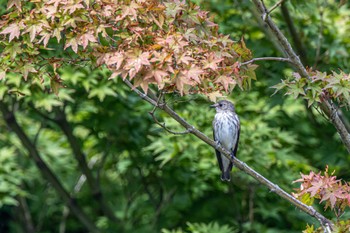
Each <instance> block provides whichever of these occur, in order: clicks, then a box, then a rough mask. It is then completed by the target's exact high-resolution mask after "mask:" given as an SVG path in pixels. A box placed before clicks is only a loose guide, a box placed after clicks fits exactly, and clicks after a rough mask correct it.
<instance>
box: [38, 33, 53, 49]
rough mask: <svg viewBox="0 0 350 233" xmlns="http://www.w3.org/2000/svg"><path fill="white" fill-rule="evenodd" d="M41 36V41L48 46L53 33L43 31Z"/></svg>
mask: <svg viewBox="0 0 350 233" xmlns="http://www.w3.org/2000/svg"><path fill="white" fill-rule="evenodd" d="M40 35H41V38H40V40H39V43H41V42H44V47H46V46H47V43H49V40H50V39H51V33H49V32H46V31H45V32H41V33H40Z"/></svg>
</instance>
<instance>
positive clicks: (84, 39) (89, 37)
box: [78, 31, 97, 49]
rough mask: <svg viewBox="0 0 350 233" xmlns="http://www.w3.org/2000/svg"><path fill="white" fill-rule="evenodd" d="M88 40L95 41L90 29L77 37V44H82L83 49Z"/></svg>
mask: <svg viewBox="0 0 350 233" xmlns="http://www.w3.org/2000/svg"><path fill="white" fill-rule="evenodd" d="M89 42H93V43H96V42H97V40H96V38H95V36H94V35H93V34H92V31H91V32H87V33H85V34H83V35H81V36H80V37H79V39H78V44H79V45H81V46H83V49H85V48H86V47H87V46H88V44H89Z"/></svg>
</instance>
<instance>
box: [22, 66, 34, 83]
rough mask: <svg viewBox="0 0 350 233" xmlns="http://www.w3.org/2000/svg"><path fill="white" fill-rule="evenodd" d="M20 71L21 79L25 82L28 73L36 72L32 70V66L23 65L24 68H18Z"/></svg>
mask: <svg viewBox="0 0 350 233" xmlns="http://www.w3.org/2000/svg"><path fill="white" fill-rule="evenodd" d="M20 70H21V71H22V74H23V78H24V80H26V81H27V78H28V75H29V73H37V70H36V69H35V68H34V65H32V64H25V65H24V66H22V67H21V68H20Z"/></svg>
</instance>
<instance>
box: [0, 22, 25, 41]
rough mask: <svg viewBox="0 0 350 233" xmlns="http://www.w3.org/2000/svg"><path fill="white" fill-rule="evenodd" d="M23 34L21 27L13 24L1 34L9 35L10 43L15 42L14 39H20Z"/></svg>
mask: <svg viewBox="0 0 350 233" xmlns="http://www.w3.org/2000/svg"><path fill="white" fill-rule="evenodd" d="M20 33H21V30H20V27H19V25H18V24H17V23H12V24H10V25H9V26H8V27H6V28H5V29H4V30H3V31H2V32H0V34H4V35H6V34H9V35H10V36H9V42H11V41H12V40H13V38H15V37H16V38H17V39H18V38H19V36H20Z"/></svg>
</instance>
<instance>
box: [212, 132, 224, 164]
mask: <svg viewBox="0 0 350 233" xmlns="http://www.w3.org/2000/svg"><path fill="white" fill-rule="evenodd" d="M213 138H214V141H215V142H216V139H215V130H214V128H213ZM215 153H216V158H217V160H218V163H219V167H220V170H221V171H223V169H224V168H223V166H222V160H221V153H220V151H218V150H215Z"/></svg>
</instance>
